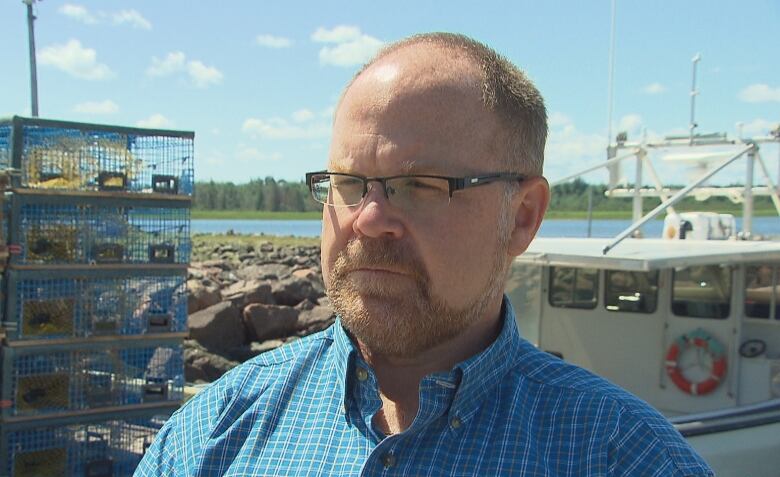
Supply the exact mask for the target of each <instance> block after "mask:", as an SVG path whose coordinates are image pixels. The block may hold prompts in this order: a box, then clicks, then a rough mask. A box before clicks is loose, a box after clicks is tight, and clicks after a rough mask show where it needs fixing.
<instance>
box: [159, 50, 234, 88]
mask: <svg viewBox="0 0 780 477" xmlns="http://www.w3.org/2000/svg"><path fill="white" fill-rule="evenodd" d="M179 73H186V74H187V76H189V78H190V80H191V81H192V83H193V84H194V85H195V86H197V87H198V88H205V87H207V86H209V85H211V84H219V83H221V82H222V79H223V77H224V76H223V75H222V72H221V71H219V70H218V69H217V68H214V67H213V66H207V65H205V64H203V62H202V61H199V60H190V61H187V56H186V55H185V54H184V53H182V52H181V51H174V52H171V53H168V55H167V56H166V57H165V58H163V59H159V58H157V57H156V56H154V57H152V64H151V65H150V66H149V67H148V68H146V74H147V75H148V76H152V77H159V76H170V75H174V74H179Z"/></svg>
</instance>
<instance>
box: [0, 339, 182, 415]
mask: <svg viewBox="0 0 780 477" xmlns="http://www.w3.org/2000/svg"><path fill="white" fill-rule="evenodd" d="M154 341H156V343H155V342H154ZM183 356H184V354H183V350H182V346H181V340H178V341H177V340H171V339H168V340H141V339H139V340H128V341H122V342H121V343H120V344H119V345H116V344H115V342H114V341H113V340H112V341H105V342H89V341H84V342H82V343H80V344H78V345H74V344H66V345H63V344H59V345H57V344H53V345H51V346H47V347H46V348H45V349H41V348H40V347H35V346H31V347H23V346H20V347H13V346H9V347H4V348H3V382H2V391H1V392H0V394H1V395H2V401H3V403H4V407H3V409H2V416H3V418H4V420H6V421H7V420H8V419H12V420H13V418H17V419H18V418H21V419H24V418H30V417H36V416H43V415H58V414H63V413H74V412H80V411H94V410H99V409H102V408H112V407H115V406H127V405H135V404H143V403H164V402H177V403H178V402H180V401H181V399H182V397H183V391H184V359H183Z"/></svg>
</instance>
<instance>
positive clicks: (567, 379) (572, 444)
mask: <svg viewBox="0 0 780 477" xmlns="http://www.w3.org/2000/svg"><path fill="white" fill-rule="evenodd" d="M380 407H381V400H380V398H379V391H378V385H377V380H376V376H375V375H374V372H373V371H372V370H371V368H370V367H369V366H368V365H367V364H366V362H365V361H364V360H363V359H362V358H361V356H360V353H359V352H358V351H357V350H356V348H355V347H354V346H353V344H352V342H351V341H350V339H349V337H348V336H347V334H346V333H345V332H344V329H343V328H342V326H341V324H340V322H339V321H336V323H335V324H334V325H333V326H332V327H330V328H329V329H327V330H325V331H323V332H320V333H318V334H315V335H312V336H309V337H307V338H304V339H301V340H298V341H296V342H294V343H292V344H290V345H287V346H284V347H282V348H279V349H277V350H275V351H272V352H268V353H264V354H261V355H260V356H258V357H256V358H254V359H252V360H251V361H248V362H246V363H244V364H243V365H241V366H238V367H236V368H235V369H233V370H231V371H230V372H229V373H228V374H226V375H225V376H224V377H222V379H220V380H219V381H217V382H215V383H214V384H213V385H211V386H209V387H208V388H207V389H205V390H203V391H201V392H200V393H199V394H198V395H197V396H195V397H194V398H193V399H191V400H190V401H189V402H188V403H187V404H185V405H184V406H183V407H182V408H181V409H179V410H178V411H177V412H176V413H175V414H174V415H173V416H172V417H171V419H170V420H168V422H167V423H166V424H165V426H164V427H163V428H162V430H161V431H160V433H159V434H158V435H157V437H156V439H155V441H154V443H153V444H152V446H151V447H150V448H149V450H148V451H147V452H146V455H145V456H144V458H143V461H142V462H141V464H140V466H139V467H138V469H137V470H136V474H135V475H136V476H160V475H164V476H173V475H177V476H178V475H181V476H184V475H186V476H216V475H231V476H277V475H305V476H311V475H388V476H389V475H441V476H455V475H463V476H477V475H478V476H483V475H485V476H488V475H490V476H493V475H502V476H503V475H523V476H578V477H579V476H592V475H599V476H606V475H610V476H611V475H621V476H635V475H642V476H645V475H648V476H649V475H653V476H705V475H706V476H709V475H712V472H711V471H710V469H709V468H708V467H707V465H706V464H705V463H704V462H703V461H702V459H701V458H700V457H699V456H698V455H697V454H696V453H695V452H694V451H693V450H692V449H691V447H690V446H689V445H688V444H687V443H686V441H685V440H684V439H683V438H682V437H681V436H680V434H679V433H678V432H677V431H676V430H675V429H674V428H673V427H672V426H671V425H670V424H669V423H668V422H667V421H666V419H664V418H663V417H662V416H661V415H660V414H658V413H657V412H656V411H655V410H653V409H652V408H651V407H650V406H648V405H647V404H645V403H644V402H642V401H640V400H639V399H637V398H636V397H634V396H632V395H631V394H628V393H627V392H625V391H623V390H621V389H619V388H617V387H616V386H614V385H612V384H610V383H609V382H607V381H605V380H604V379H601V378H599V377H597V376H595V375H593V374H591V373H589V372H587V371H585V370H583V369H581V368H578V367H575V366H572V365H570V364H567V363H565V362H564V361H561V360H559V359H558V358H555V357H553V356H551V355H549V354H547V353H544V352H541V351H539V350H537V349H536V348H535V347H534V346H533V345H531V344H530V343H528V342H527V341H524V340H523V339H521V337H520V335H519V332H518V329H517V325H516V323H515V317H514V312H513V311H512V307H511V305H509V301H508V300H506V299H505V306H504V325H503V329H502V331H501V333H500V335H499V337H498V338H497V339H496V341H495V342H494V343H493V344H492V345H490V346H489V347H488V348H487V349H486V350H484V351H483V352H481V353H480V354H478V355H476V356H473V357H471V358H469V359H468V360H466V361H464V362H462V363H460V364H458V365H457V366H455V368H454V369H452V371H451V372H449V373H439V374H433V375H429V376H427V377H425V378H424V379H423V380H422V382H421V383H420V407H419V410H418V412H417V416H416V417H415V419H414V422H413V423H412V424H411V426H410V427H409V428H408V429H406V430H405V431H403V432H401V433H400V434H396V435H391V436H385V435H383V434H382V433H381V431H379V430H378V429H377V428H376V427H375V426H374V425H372V417H373V415H374V414H375V413H376V412H377V411H378V410H379V409H380Z"/></svg>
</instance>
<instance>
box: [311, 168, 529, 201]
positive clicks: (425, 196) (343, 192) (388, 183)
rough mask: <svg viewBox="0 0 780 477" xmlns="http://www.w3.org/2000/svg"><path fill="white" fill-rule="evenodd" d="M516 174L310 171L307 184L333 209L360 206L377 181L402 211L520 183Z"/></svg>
mask: <svg viewBox="0 0 780 477" xmlns="http://www.w3.org/2000/svg"><path fill="white" fill-rule="evenodd" d="M523 180H525V176H522V175H519V174H505V173H495V174H487V175H481V176H469V177H446V176H436V175H405V176H390V177H365V176H360V175H356V174H344V173H341V172H328V171H320V172H309V173H308V174H306V183H307V184H308V185H309V190H311V195H312V197H313V198H314V200H316V201H317V202H319V203H321V204H325V205H330V206H333V207H351V206H356V205H358V204H360V203H361V202H362V201H363V198H364V197H365V196H366V194H368V183H369V182H379V183H381V184H382V186H383V187H384V190H385V197H386V198H387V200H388V201H389V202H390V204H392V205H393V206H394V207H397V208H399V209H403V210H414V209H416V208H421V207H423V208H425V209H426V210H429V211H430V209H431V208H435V207H439V206H444V205H447V204H449V202H450V199H451V198H452V194H454V193H455V192H457V191H460V190H464V189H469V188H472V187H479V186H482V185H487V184H491V183H493V182H498V181H502V182H515V181H517V182H522V181H523Z"/></svg>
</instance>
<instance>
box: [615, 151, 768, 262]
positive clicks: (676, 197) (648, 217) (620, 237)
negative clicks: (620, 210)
mask: <svg viewBox="0 0 780 477" xmlns="http://www.w3.org/2000/svg"><path fill="white" fill-rule="evenodd" d="M754 148H755V146H754V145H753V144H750V145H748V146H746V147H744V148H743V149H742V150H740V151H739V152H738V153H736V154H735V155H733V156H731V157H730V158H728V159H726V160H725V161H723V162H722V163H721V164H720V165H719V166H718V167H716V168H715V169H713V170H711V171H710V172H708V173H706V174H703V175H702V176H701V177H699V178H698V179H696V181H694V182H692V183H691V184H689V185H687V186H685V187H684V188H683V189H681V190H680V191H679V192H677V193H676V194H674V195H673V196H672V197H671V198H670V199H669V200H667V201H666V202H664V203H663V204H661V205H659V206H658V207H656V208H655V209H653V210H651V211H650V212H648V213H647V215H645V216H644V217H643V218H642V220H640V221H639V222H635V223H633V224H632V225H631V226H630V227H629V228H627V229H626V230H624V231H623V232H621V233H620V234H619V235H618V236H617V237H615V239H614V240H612V242H611V243H610V244H609V245H607V246H605V247H604V249H603V250H602V253H603V254H604V255H606V254H607V252H609V251H610V250H612V249H613V248H615V246H616V245H617V244H619V243H620V242H622V241H623V240H624V239H625V238H626V237H628V236H629V235H630V234H631V233H632V232H633V231H634V230H636V229H638V228H640V227H641V226H643V225H645V224H646V223H647V222H649V221H650V220H651V219H652V218H653V217H655V216H656V215H658V214H659V213H661V212H663V211H664V210H666V209H668V208H669V207H670V206H672V205H674V204H676V203H677V202H679V201H680V200H681V199H682V198H683V197H685V196H686V195H688V192H690V191H692V190H693V189H695V188H696V187H697V186H698V185H699V184H701V183H703V182H704V181H706V180H707V179H709V178H710V177H712V176H714V175H715V174H717V173H718V172H720V171H721V170H722V169H723V168H724V167H726V166H728V165H729V164H731V163H732V162H734V161H736V160H737V159H739V158H740V157H742V155H743V154H745V153H746V152H748V151H750V150H753V149H754Z"/></svg>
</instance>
